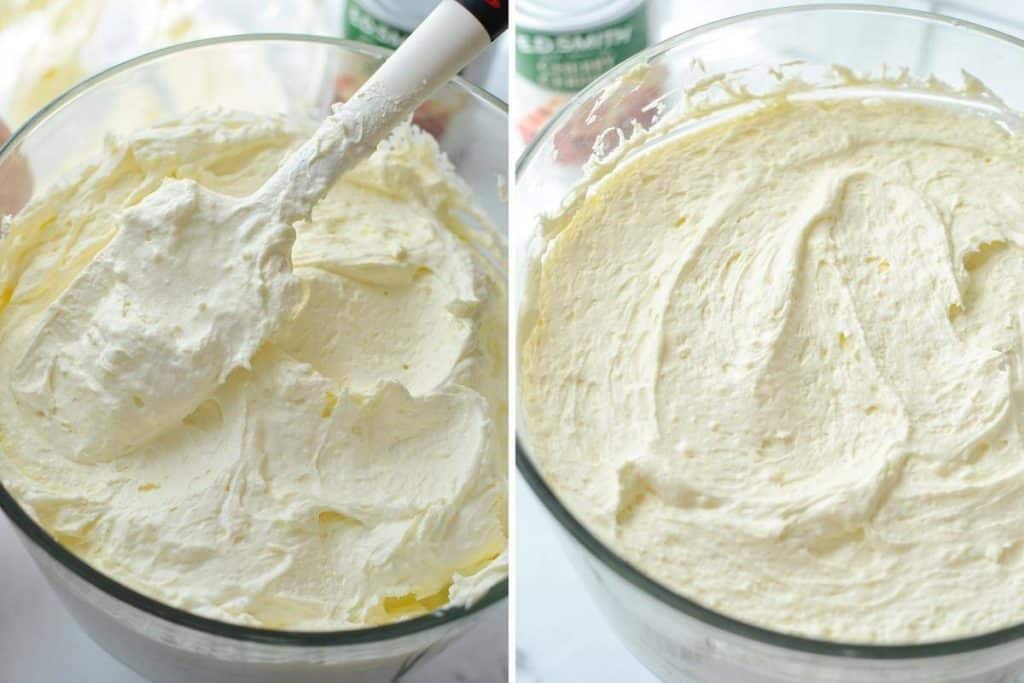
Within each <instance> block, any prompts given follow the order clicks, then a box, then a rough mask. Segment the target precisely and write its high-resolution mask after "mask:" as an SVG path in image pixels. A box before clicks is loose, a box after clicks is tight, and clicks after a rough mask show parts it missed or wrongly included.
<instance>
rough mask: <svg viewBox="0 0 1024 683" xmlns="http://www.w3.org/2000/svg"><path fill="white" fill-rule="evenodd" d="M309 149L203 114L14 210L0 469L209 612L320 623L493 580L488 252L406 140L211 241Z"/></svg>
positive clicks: (497, 424)
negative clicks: (320, 195) (287, 161)
mask: <svg viewBox="0 0 1024 683" xmlns="http://www.w3.org/2000/svg"><path fill="white" fill-rule="evenodd" d="M304 137H305V133H304V132H303V131H300V130H295V129H293V128H291V127H289V126H288V125H287V124H286V123H285V122H283V121H282V120H277V119H272V118H261V117H253V116H249V115H243V114H237V113H228V112H219V113H202V114H196V115H194V116H191V117H189V118H187V119H185V120H183V121H182V122H180V123H175V124H169V125H165V126H161V127H157V128H154V129H151V130H147V131H143V132H140V133H137V134H134V135H132V136H130V137H127V138H121V139H112V140H110V142H109V143H108V145H107V146H106V149H105V150H104V152H103V154H102V158H101V159H100V160H99V162H98V163H96V164H94V165H92V166H90V167H89V168H87V169H85V170H84V171H83V172H82V173H80V174H79V175H77V176H75V177H73V178H70V179H69V180H68V181H66V182H64V183H62V184H60V185H59V186H57V187H55V188H53V189H51V190H49V191H47V192H46V193H45V194H43V195H42V196H40V197H39V198H37V199H36V200H35V201H33V202H32V203H31V204H30V205H29V206H27V207H26V208H25V209H24V210H23V211H22V212H21V213H20V214H19V215H18V216H16V217H15V218H14V219H13V220H12V221H11V222H10V224H9V230H8V234H7V236H6V237H5V239H4V240H3V241H2V242H0V282H2V286H3V289H2V291H3V292H4V297H3V302H4V305H3V308H2V310H0V338H2V339H3V340H4V342H3V343H2V344H0V477H2V478H3V481H4V483H5V485H7V486H8V487H10V489H11V490H12V492H13V493H14V494H15V496H16V497H17V498H18V499H19V501H21V502H22V503H23V504H24V505H25V507H26V508H27V509H28V511H29V512H30V513H31V514H32V515H33V516H34V517H35V518H36V519H37V520H38V521H39V522H40V523H41V524H42V525H43V526H44V527H45V528H47V529H48V530H49V531H50V532H51V533H52V534H54V536H55V537H57V538H58V540H60V541H61V542H62V543H64V544H65V545H66V546H67V547H69V548H70V549H72V550H73V551H74V552H76V553H77V554H79V555H80V556H81V557H83V558H84V559H85V560H87V561H88V562H90V563H91V564H93V565H94V566H95V567H97V568H98V569H100V570H101V571H104V572H105V573H107V574H109V575H111V576H112V577H113V578H115V579H116V580H118V581H121V582H123V583H125V584H127V585H129V586H131V587H133V588H136V589H137V590H140V591H142V592H145V593H147V594H149V595H151V596H153V597H155V598H157V599H160V600H163V601H165V602H167V603H169V604H172V605H175V606H178V607H182V608H184V609H187V610H190V611H192V612H195V613H197V614H201V615H204V616H210V617H213V618H218V619H223V620H226V621H232V622H236V623H243V624H250V625H257V626H262V627H266V628H279V629H297V630H307V629H309V630H322V629H337V628H350V627H359V626H366V625H374V624H380V623H386V622H390V621H394V620H396V619H401V618H405V617H408V616H411V615H415V614H418V613H422V612H424V611H428V610H432V609H436V608H438V607H441V606H444V605H447V604H467V603H468V602H471V601H472V600H475V599H477V598H478V597H479V596H480V595H481V594H482V593H483V592H485V591H486V590H487V588H488V587H490V586H491V585H493V583H494V582H495V581H496V580H498V579H500V578H501V577H502V576H504V575H505V573H506V567H507V559H506V558H505V555H504V551H505V547H506V536H507V534H506V518H505V507H506V502H505V501H506V491H507V482H506V473H505V462H506V460H505V444H506V443H507V434H506V429H505V414H506V413H505V411H506V407H505V387H506V378H505V367H506V358H505V351H504V349H505V329H506V307H505V301H506V299H505V294H504V288H503V285H502V279H501V275H500V274H499V273H498V272H496V271H495V270H494V269H493V268H492V267H491V266H489V261H488V259H487V258H486V257H485V254H486V253H487V252H489V251H490V250H491V249H492V248H493V245H489V244H486V243H485V242H484V241H483V238H481V237H479V235H478V234H477V233H476V232H475V231H473V230H470V229H468V227H467V226H466V225H465V222H464V220H465V216H467V215H469V216H477V217H478V216H479V213H478V212H477V211H476V210H475V209H474V207H473V206H472V204H471V202H470V198H469V195H468V190H467V188H466V187H465V185H464V184H463V183H462V181H461V180H459V179H458V178H457V177H456V176H455V175H454V173H453V171H452V169H451V167H450V165H449V164H448V163H447V162H446V161H445V160H444V159H443V158H442V157H441V156H440V154H439V152H438V149H437V146H436V143H434V141H433V139H432V138H430V137H429V136H428V135H426V134H424V133H422V132H420V131H418V130H414V129H412V128H409V127H407V126H406V127H403V128H401V129H400V130H398V131H396V132H395V133H394V134H393V135H392V137H391V138H390V139H389V140H388V141H387V142H386V143H384V144H383V145H382V146H381V147H380V148H379V149H378V150H377V152H375V153H374V154H373V156H371V157H370V158H369V159H367V160H366V161H364V162H363V163H361V164H359V165H358V166H357V167H356V168H355V169H353V170H352V171H350V172H349V173H348V174H346V175H345V176H344V178H343V179H342V180H340V181H338V182H337V183H335V184H334V185H333V187H331V188H330V190H329V192H328V193H327V195H326V197H324V199H323V200H321V201H320V202H319V203H318V204H316V207H315V208H314V209H313V211H312V215H311V217H310V218H309V219H308V220H301V221H299V222H297V223H296V224H295V226H294V230H293V229H292V227H290V226H287V225H285V226H283V227H282V225H281V224H279V223H277V222H274V221H270V222H267V221H263V220H254V221H248V222H246V221H242V224H244V225H245V226H246V229H245V230H242V231H218V230H217V228H218V227H220V226H221V225H222V224H223V223H224V222H225V221H227V220H229V218H230V220H231V221H234V220H235V219H236V218H237V216H231V217H228V216H223V215H221V214H222V213H223V211H224V210H240V209H239V207H248V206H251V205H250V204H247V203H246V201H240V198H244V199H246V200H248V195H251V194H252V193H254V192H256V191H257V190H258V189H259V188H261V186H262V185H263V183H264V181H266V180H267V179H268V178H270V177H271V176H272V174H274V173H275V172H276V171H277V169H278V165H279V164H280V162H281V160H282V159H283V158H284V156H285V155H286V154H287V153H288V152H289V151H290V150H291V149H292V148H294V147H295V146H296V145H297V143H299V142H301V141H302V140H303V139H304ZM356 138H358V136H356ZM322 142H323V140H320V143H322ZM317 177H319V176H317ZM168 178H173V179H174V180H170V181H168V180H167V179H168ZM314 180H315V178H314ZM277 189H278V190H280V191H282V192H286V193H287V192H292V191H293V190H295V189H296V188H295V187H294V186H292V185H290V184H288V183H285V184H284V185H283V186H281V187H278V188H277ZM299 189H300V190H302V188H299ZM315 194H316V189H315V188H313V189H312V190H310V191H309V193H308V194H307V193H305V190H302V192H301V193H300V195H301V196H299V198H298V199H296V200H295V201H294V202H285V204H284V205H283V206H282V205H281V204H278V206H279V207H281V215H282V216H284V217H285V218H295V217H296V216H298V215H301V214H302V213H303V212H304V211H305V209H304V208H303V202H304V201H305V199H308V198H309V197H313V196H314V195H315ZM290 196H291V197H292V198H293V199H294V198H295V196H296V195H294V193H293V194H292V195H290ZM225 207H227V209H225ZM246 210H248V209H246ZM253 211H255V213H256V214H258V213H259V210H258V208H257V209H253ZM260 215H262V214H260ZM287 222H288V221H287V220H285V221H284V223H287ZM293 240H294V244H293ZM289 252H290V259H289ZM165 264H173V265H174V266H175V268H174V269H170V268H168V267H166V265H165ZM253 264H257V266H258V267H253ZM83 293H84V294H83ZM140 301H141V302H142V303H143V304H144V305H139V302H140ZM83 302H89V304H90V305H82V304H83ZM154 304H155V306H154ZM55 321H57V322H55ZM143 346H146V347H147V348H146V349H145V350H142V347H143ZM164 351H165V352H164ZM160 359H166V362H165V363H161V362H160ZM143 361H145V362H143ZM173 378H179V379H180V388H178V387H175V386H174V383H173V382H172V381H170V380H172V379H173ZM69 387H70V389H69ZM153 387H161V388H163V387H168V388H169V390H167V391H163V390H161V391H154V389H153ZM82 392H86V393H87V396H88V399H87V400H83V393H82ZM55 416H57V417H55ZM97 424H99V425H102V427H103V428H102V429H97V428H96V425H97Z"/></svg>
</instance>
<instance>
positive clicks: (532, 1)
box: [516, 0, 645, 33]
mask: <svg viewBox="0 0 1024 683" xmlns="http://www.w3.org/2000/svg"><path fill="white" fill-rule="evenodd" d="M644 4H645V0H557V1H553V0H518V1H517V3H516V27H517V28H522V29H525V30H527V31H543V32H545V33H569V32H573V31H589V30H591V29H596V28H602V27H604V26H608V25H609V24H614V23H615V22H617V21H619V20H621V19H624V18H625V17H628V16H630V15H631V14H633V13H635V12H636V11H638V10H639V9H641V8H642V7H643V6H644Z"/></svg>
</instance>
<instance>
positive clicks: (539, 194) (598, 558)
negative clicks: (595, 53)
mask: <svg viewBox="0 0 1024 683" xmlns="http://www.w3.org/2000/svg"><path fill="white" fill-rule="evenodd" d="M793 62H797V63H793ZM644 64H647V65H649V69H648V70H647V71H646V73H647V74H649V75H650V74H654V75H656V77H657V78H658V79H659V80H658V81H657V82H655V83H654V84H653V86H652V83H651V82H650V76H648V78H647V80H644V81H638V79H636V78H635V77H634V74H636V73H639V72H638V71H633V69H635V68H636V67H638V66H639V65H644ZM833 64H839V65H843V66H847V67H851V68H852V69H854V70H856V71H857V72H867V73H871V74H873V75H876V76H882V75H889V76H892V75H894V74H895V73H896V72H895V71H894V70H893V68H892V67H906V68H907V69H908V75H909V76H910V77H911V78H915V79H926V78H927V77H929V76H932V75H934V76H936V77H938V78H939V79H941V80H943V81H945V82H947V83H950V84H954V85H959V84H960V83H961V78H962V71H966V72H967V73H969V74H970V75H972V76H975V77H977V78H979V79H980V80H981V81H982V82H984V83H985V84H986V85H987V86H989V87H990V88H991V90H992V91H993V92H994V93H995V95H997V96H998V97H1000V98H1002V100H1003V101H1004V102H1005V103H1006V105H1008V106H1009V107H1010V108H1012V109H1014V110H1017V111H1020V110H1024V86H1022V83H1024V81H1022V80H1021V76H1020V74H1022V73H1024V41H1021V40H1018V39H1015V38H1012V37H1010V36H1007V35H1004V34H1002V33H999V32H997V31H993V30H990V29H987V28H984V27H981V26H977V25H974V24H970V23H968V22H964V21H959V20H954V19H950V18H946V17H942V16H938V15H935V14H929V13H925V12H917V11H910V10H898V9H891V8H883V7H869V6H858V5H812V6H803V7H792V8H782V9H774V10H767V11H762V12H755V13H752V14H746V15H742V16H738V17H734V18H730V19H726V20H723V21H719V22H715V23H712V24H709V25H707V26H704V27H701V28H697V29H694V30H692V31H687V32H685V33H682V34H680V35H678V36H676V37H674V38H671V39H669V40H667V41H665V42H663V43H660V44H658V45H656V46H654V47H652V48H650V49H648V50H647V51H645V52H643V53H640V54H639V55H637V56H635V57H634V58H632V59H631V60H628V61H627V62H625V63H623V64H621V65H619V66H618V67H616V68H615V69H613V70H612V71H610V72H609V73H607V74H606V75H605V76H603V77H602V78H601V79H599V80H598V81H597V82H595V83H593V84H591V85H590V86H589V87H588V88H587V89H586V90H584V91H583V92H581V93H579V94H578V95H577V96H576V97H575V98H574V99H573V100H572V101H571V102H570V103H569V104H568V105H567V106H566V107H565V109H563V110H562V111H561V112H560V113H559V114H558V115H557V116H556V117H554V118H553V119H552V120H551V121H550V122H549V123H548V125H547V126H546V127H545V129H544V130H543V131H542V132H541V134H540V135H539V136H538V137H537V139H536V140H535V141H534V143H533V144H532V145H531V146H530V147H529V148H528V149H527V150H526V151H525V152H524V154H523V156H522V157H521V158H520V160H519V162H518V166H517V182H516V198H515V201H516V207H517V211H518V215H517V218H516V221H517V229H516V230H514V231H513V240H512V251H513V255H514V261H515V270H514V272H513V291H512V300H513V305H514V306H515V307H516V308H517V309H518V310H519V312H520V316H521V317H520V327H522V326H523V324H524V323H528V320H529V319H528V318H523V317H522V316H523V315H525V314H528V308H527V307H525V306H523V301H524V283H525V282H526V280H527V277H526V275H527V272H528V268H529V266H530V264H531V263H532V262H533V260H535V259H536V257H537V256H538V255H539V253H540V251H539V249H540V248H541V240H540V237H539V226H540V221H541V219H542V217H543V216H544V215H548V214H551V213H555V212H557V211H558V210H559V209H560V207H562V206H563V205H564V203H565V202H567V201H569V200H570V197H571V192H572V190H573V189H574V187H575V186H577V185H578V183H579V182H580V180H581V178H582V177H583V174H584V171H583V168H582V167H581V164H580V161H581V159H580V156H581V155H580V154H579V148H580V147H581V146H582V145H583V144H584V143H586V144H590V143H591V142H592V140H593V138H592V137H591V138H590V139H586V138H585V136H583V135H582V133H581V128H580V126H581V121H585V120H586V119H587V117H591V118H593V117H594V112H599V111H600V110H601V108H603V111H605V112H607V111H610V110H615V109H616V108H617V107H618V108H620V109H621V110H623V111H627V112H629V113H630V114H631V117H632V118H634V119H637V120H639V121H641V122H642V123H643V124H645V125H648V126H650V127H651V132H650V133H649V138H643V139H642V142H643V146H642V147H641V148H640V152H637V153H641V152H642V150H643V148H644V147H646V146H649V145H653V144H656V143H657V142H658V141H659V138H660V139H661V140H664V139H665V138H664V137H661V136H662V135H664V134H666V133H665V132H664V131H669V134H670V131H671V127H664V128H659V126H658V119H659V117H666V120H667V117H670V116H671V117H673V118H674V117H675V116H677V115H679V112H680V111H683V112H685V109H686V108H687V107H689V106H693V102H692V101H691V100H690V99H687V98H686V97H684V95H683V91H684V90H685V89H687V87H689V86H693V85H694V84H696V83H697V82H698V81H701V80H702V79H706V78H709V77H714V76H716V75H722V74H730V77H729V79H730V80H731V81H732V82H733V83H735V84H738V85H742V86H746V87H749V88H750V89H751V90H752V92H754V93H757V92H767V90H759V88H764V87H765V86H766V84H767V83H768V82H769V81H770V80H771V79H770V78H767V76H770V75H771V67H775V66H777V65H786V66H785V70H786V71H787V72H789V74H790V75H798V76H801V77H803V78H805V79H807V80H810V81H812V82H818V81H819V79H821V78H822V76H823V75H824V74H826V73H827V71H828V69H827V67H829V66H830V65H833ZM886 67H888V68H886ZM627 74H628V77H627V78H623V77H624V76H627ZM833 85H835V84H833ZM836 87H838V85H836ZM887 93H888V95H889V96H905V97H915V96H918V95H920V93H918V94H917V95H915V93H914V92H913V89H912V88H908V89H906V91H905V92H902V93H899V92H892V91H887ZM599 96H600V99H596V98H598V97H599ZM938 99H940V100H941V99H943V98H941V97H940V98H938ZM949 99H952V100H957V104H965V102H963V101H961V100H962V98H958V97H957V96H956V95H955V94H949ZM979 113H982V114H985V113H989V114H991V113H993V112H992V111H991V108H990V107H988V106H987V105H986V104H985V103H982V104H981V105H979ZM645 117H646V120H645ZM597 118H598V119H600V118H601V115H600V113H598V116H597ZM1010 119H1016V123H1017V124H1018V125H1019V118H1017V117H1012V116H1011V117H1010ZM607 120H608V119H607V118H606V119H605V121H607ZM611 120H612V121H620V122H622V123H625V120H624V118H623V117H621V116H620V117H618V118H616V117H615V116H612V117H611ZM1013 124H1014V121H1008V125H1013ZM620 127H625V126H620ZM584 132H585V131H584ZM618 135H622V132H621V131H619V133H618ZM581 140H583V142H581ZM604 142H605V145H606V147H605V149H606V150H607V149H609V148H610V147H613V146H614V144H615V137H614V134H613V135H612V144H611V145H608V144H607V143H608V139H607V138H605V139H604ZM632 154H633V153H632V152H629V153H628V154H627V155H626V157H625V158H627V159H628V158H632ZM608 159H609V162H610V163H615V155H614V153H613V154H612V156H610V157H608ZM520 341H522V337H520ZM527 425H528V421H527V420H526V419H524V417H523V410H522V409H520V411H519V425H518V430H517V431H518V436H517V442H516V460H517V464H518V468H519V470H520V472H521V474H522V476H523V477H524V479H525V480H526V481H527V483H528V484H529V485H530V487H531V488H532V489H533V492H534V493H535V494H536V495H537V496H538V498H539V499H540V501H541V502H542V503H543V505H544V506H545V508H546V509H547V510H548V512H549V513H550V514H551V516H552V517H553V518H554V519H555V520H556V521H557V526H558V527H559V529H560V531H561V532H562V533H561V536H563V537H564V540H565V547H566V549H567V554H568V556H569V559H570V560H571V561H572V563H573V564H574V566H575V567H576V569H577V572H578V574H579V576H580V578H581V579H582V582H583V583H584V584H585V585H586V586H587V588H588V590H589V592H590V594H591V596H592V597H593V599H594V600H595V601H596V602H597V603H598V605H599V607H600V608H601V609H602V610H603V612H604V613H605V615H606V617H607V618H608V621H609V622H610V624H611V626H612V628H613V630H614V631H615V632H616V633H617V635H618V636H619V637H620V638H621V639H622V640H623V641H624V643H625V644H626V646H627V647H628V648H629V649H630V650H631V651H632V652H633V654H634V655H635V656H636V657H637V658H638V659H639V660H640V661H641V662H642V663H643V664H644V665H645V666H647V667H648V668H649V669H650V670H651V671H652V672H653V673H654V674H655V675H657V676H658V677H660V678H662V679H664V680H673V681H675V680H682V681H709V682H715V683H718V682H721V681H743V682H744V683H769V682H771V683H782V682H786V683H809V682H811V681H813V682H814V683H879V682H892V683H911V682H913V683H917V682H922V683H923V682H924V681H927V682H929V683H952V682H954V681H956V682H960V683H967V682H970V683H995V682H996V681H1000V682H1001V681H1018V680H1024V625H1018V626H1014V627H1011V628H1007V629H1004V630H1001V631H997V632H992V633H985V634H981V635H978V636H975V637H970V638H963V639H959V640H953V641H947V642H934V643H927V644H915V645H862V644H845V643H840V642H830V641H823V640H814V639H810V638H804V637H797V636H793V635H788V634H784V633H781V632H776V631H772V630H769V629H765V628H761V627H757V626H754V625H751V624H748V623H744V622H742V621H739V620H737V619H733V618H731V617H729V616H727V615H724V614H720V613H718V612H715V611H713V610H711V609H708V608H706V607H704V606H702V605H701V604H700V603H699V602H696V601H694V600H691V599H688V598H686V597H684V596H682V595H680V594H678V593H675V592H674V591H672V590H669V589H668V588H666V587H664V586H663V585H661V584H660V583H658V582H657V581H655V580H653V579H651V578H649V577H648V576H646V575H645V574H644V573H643V572H642V571H640V570H639V569H637V568H636V567H634V566H632V565H631V564H630V563H629V562H627V561H626V560H624V559H623V558H622V557H620V556H619V555H618V554H617V553H616V552H615V551H614V550H612V549H611V548H610V547H608V546H607V545H606V544H605V543H604V542H603V541H602V540H600V539H599V538H597V537H596V536H595V535H594V534H592V533H591V532H590V531H589V530H588V529H587V527H586V526H585V525H584V524H583V523H581V521H580V520H579V519H577V518H576V517H575V516H574V515H573V513H572V511H571V510H569V509H568V508H567V507H566V506H565V505H564V504H563V503H562V502H561V501H560V500H559V497H558V495H557V493H556V492H555V491H554V490H553V489H552V488H551V487H550V486H549V485H548V483H547V482H546V481H545V479H544V476H543V473H542V472H541V471H540V470H539V469H538V466H537V465H536V464H535V462H534V460H533V459H532V458H531V455H530V435H529V430H528V428H527Z"/></svg>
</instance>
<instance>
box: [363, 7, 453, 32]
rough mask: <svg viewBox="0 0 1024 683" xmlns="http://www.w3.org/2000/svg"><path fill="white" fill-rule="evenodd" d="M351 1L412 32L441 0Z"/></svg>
mask: <svg viewBox="0 0 1024 683" xmlns="http://www.w3.org/2000/svg"><path fill="white" fill-rule="evenodd" d="M353 1H354V2H356V3H357V4H358V5H359V6H360V7H361V8H363V9H364V10H365V11H367V12H370V13H371V14H373V16H374V17H376V18H377V19H378V20H379V21H383V22H384V23H386V24H388V25H389V26H394V27H395V28H399V29H401V30H403V31H405V32H406V33H410V32H412V30H413V29H414V28H416V27H417V26H419V24H420V22H421V21H423V20H424V19H426V18H427V15H428V14H430V12H431V10H433V9H434V8H435V7H437V6H438V5H439V4H441V0H348V2H353Z"/></svg>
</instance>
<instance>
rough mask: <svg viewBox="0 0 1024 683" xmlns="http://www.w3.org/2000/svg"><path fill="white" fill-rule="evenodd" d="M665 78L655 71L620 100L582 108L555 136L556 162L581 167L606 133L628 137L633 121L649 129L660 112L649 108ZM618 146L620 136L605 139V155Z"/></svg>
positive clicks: (594, 101)
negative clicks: (619, 133) (621, 134)
mask: <svg viewBox="0 0 1024 683" xmlns="http://www.w3.org/2000/svg"><path fill="white" fill-rule="evenodd" d="M663 77H664V74H663V72H661V71H656V70H654V69H652V71H651V73H650V74H648V76H647V78H645V79H644V80H643V82H641V83H640V84H638V85H636V86H635V87H633V88H632V89H631V90H629V91H628V92H626V93H625V94H624V95H622V96H621V97H620V96H616V95H613V96H612V97H608V98H607V99H606V100H605V101H604V102H602V103H601V104H600V105H598V106H597V107H596V108H595V106H594V105H595V104H597V101H598V98H597V97H593V98H591V99H589V100H587V101H586V102H584V103H583V104H581V105H580V106H579V107H577V109H576V113H575V114H574V115H573V117H572V118H571V119H569V121H567V122H566V123H565V125H564V126H562V127H561V128H560V129H559V130H558V131H557V132H556V133H555V158H556V159H558V161H560V162H561V163H563V164H582V163H583V162H584V161H586V160H587V159H588V158H590V155H591V153H592V152H593V150H594V143H595V142H596V141H597V138H598V137H599V136H600V135H602V134H603V133H604V132H605V131H606V130H608V129H610V128H618V129H620V130H621V131H622V132H623V133H624V134H627V135H628V134H630V133H631V132H632V122H633V121H636V123H637V124H639V125H640V126H641V127H642V128H648V127H649V126H650V125H651V123H653V121H654V117H655V116H656V115H657V108H656V107H653V106H648V105H650V104H651V103H652V102H653V101H654V100H655V99H657V98H658V97H659V96H660V95H661V92H662V82H663ZM619 142H620V138H619V136H608V137H606V138H605V149H604V151H605V152H606V153H607V152H611V151H612V150H613V149H615V148H616V147H617V146H618V145H619Z"/></svg>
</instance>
